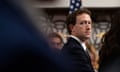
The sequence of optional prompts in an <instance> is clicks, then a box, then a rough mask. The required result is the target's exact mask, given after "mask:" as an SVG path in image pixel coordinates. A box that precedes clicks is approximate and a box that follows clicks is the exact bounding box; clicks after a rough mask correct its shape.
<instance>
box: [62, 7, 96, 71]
mask: <svg viewBox="0 0 120 72" xmlns="http://www.w3.org/2000/svg"><path fill="white" fill-rule="evenodd" d="M90 16H91V13H90V11H89V10H87V9H84V8H83V9H80V10H78V11H75V12H74V13H72V14H71V15H69V16H68V17H67V26H68V31H69V33H70V34H71V35H70V37H69V38H68V41H67V43H66V44H65V45H64V47H63V49H62V51H61V55H62V56H64V55H67V56H68V57H67V56H66V57H67V58H66V59H67V62H69V63H68V64H70V65H69V66H70V69H71V72H94V70H93V67H92V65H91V61H90V57H89V55H88V53H87V49H86V46H85V42H86V41H87V40H88V39H89V38H90V36H91V27H92V20H91V17H90Z"/></svg>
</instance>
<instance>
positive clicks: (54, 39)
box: [48, 32, 63, 50]
mask: <svg viewBox="0 0 120 72" xmlns="http://www.w3.org/2000/svg"><path fill="white" fill-rule="evenodd" d="M48 38H49V45H50V46H51V47H52V48H53V49H57V50H61V48H62V46H63V39H62V37H61V36H60V35H59V34H58V33H55V32H53V33H50V34H49V35H48Z"/></svg>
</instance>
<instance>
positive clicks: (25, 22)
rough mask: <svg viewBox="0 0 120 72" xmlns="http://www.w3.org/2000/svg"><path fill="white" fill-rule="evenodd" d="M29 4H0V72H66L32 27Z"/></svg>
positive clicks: (16, 0) (13, 0) (24, 0)
mask: <svg viewBox="0 0 120 72" xmlns="http://www.w3.org/2000/svg"><path fill="white" fill-rule="evenodd" d="M30 1H31V0H0V72H10V71H11V72H23V71H25V72H29V71H30V72H48V71H49V72H64V71H65V72H66V70H65V67H66V66H65V67H64V66H63V65H62V63H63V62H61V59H59V58H55V56H54V54H53V53H52V52H51V50H50V47H49V46H48V43H47V42H46V41H45V39H44V35H42V33H40V32H39V31H38V29H37V27H36V26H35V23H36V22H34V20H33V18H34V17H35V15H31V13H32V11H35V10H33V8H32V7H33V6H31V4H29V2H30ZM30 3H31V2H30ZM30 12H31V13H30ZM33 13H34V12H33ZM35 14H36V12H35Z"/></svg>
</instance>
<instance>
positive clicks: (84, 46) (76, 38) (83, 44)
mask: <svg viewBox="0 0 120 72" xmlns="http://www.w3.org/2000/svg"><path fill="white" fill-rule="evenodd" d="M70 37H72V38H74V39H75V40H77V41H78V42H79V43H80V44H81V45H82V47H83V49H84V50H85V51H86V45H85V43H84V42H82V41H81V40H80V39H79V38H78V37H76V36H73V35H70Z"/></svg>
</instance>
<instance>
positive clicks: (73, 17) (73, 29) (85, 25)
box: [67, 8, 92, 41]
mask: <svg viewBox="0 0 120 72" xmlns="http://www.w3.org/2000/svg"><path fill="white" fill-rule="evenodd" d="M90 16H91V12H90V11H89V10H87V9H84V8H81V9H79V10H78V11H75V12H73V13H72V14H70V15H68V17H67V26H68V31H69V33H70V34H72V35H74V36H76V37H78V38H79V39H81V40H83V41H84V40H86V39H89V38H90V36H91V27H92V20H91V17H90Z"/></svg>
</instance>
